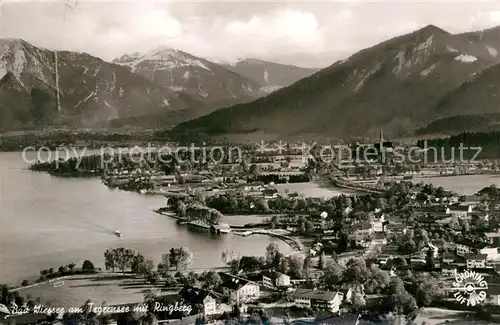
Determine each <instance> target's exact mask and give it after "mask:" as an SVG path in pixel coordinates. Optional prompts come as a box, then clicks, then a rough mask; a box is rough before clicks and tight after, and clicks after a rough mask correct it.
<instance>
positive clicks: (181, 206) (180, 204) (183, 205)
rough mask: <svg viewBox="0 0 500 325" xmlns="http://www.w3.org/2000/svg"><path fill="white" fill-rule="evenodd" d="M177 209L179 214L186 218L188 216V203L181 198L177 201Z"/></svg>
mask: <svg viewBox="0 0 500 325" xmlns="http://www.w3.org/2000/svg"><path fill="white" fill-rule="evenodd" d="M176 210H177V213H178V214H179V216H181V217H183V218H184V217H185V216H186V203H184V202H183V201H181V200H179V201H178V202H177V209H176Z"/></svg>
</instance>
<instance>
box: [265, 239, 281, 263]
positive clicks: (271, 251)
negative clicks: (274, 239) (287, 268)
mask: <svg viewBox="0 0 500 325" xmlns="http://www.w3.org/2000/svg"><path fill="white" fill-rule="evenodd" d="M279 255H280V249H279V247H278V245H277V244H275V243H271V244H269V245H267V247H266V263H267V264H268V265H271V266H277V265H278V263H279V260H278V259H279Z"/></svg>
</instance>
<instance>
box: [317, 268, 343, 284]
mask: <svg viewBox="0 0 500 325" xmlns="http://www.w3.org/2000/svg"><path fill="white" fill-rule="evenodd" d="M342 271H343V270H342V267H341V266H340V265H339V264H338V263H335V262H328V263H327V265H326V266H325V268H324V270H323V276H322V282H323V284H324V285H325V286H326V287H329V288H333V287H335V286H336V285H337V284H338V283H340V281H342V273H343V272H342Z"/></svg>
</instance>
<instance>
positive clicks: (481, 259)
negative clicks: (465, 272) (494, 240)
mask: <svg viewBox="0 0 500 325" xmlns="http://www.w3.org/2000/svg"><path fill="white" fill-rule="evenodd" d="M486 257H487V255H486V254H477V255H474V254H471V255H466V256H465V260H466V265H467V268H468V269H484V268H485V267H486Z"/></svg>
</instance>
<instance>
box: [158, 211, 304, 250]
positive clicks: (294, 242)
mask: <svg viewBox="0 0 500 325" xmlns="http://www.w3.org/2000/svg"><path fill="white" fill-rule="evenodd" d="M153 211H154V212H156V213H159V214H161V215H165V216H168V217H171V218H174V219H177V220H178V221H179V222H180V223H181V224H186V225H187V226H188V227H192V228H194V229H200V230H208V231H211V232H214V230H215V233H221V232H220V231H217V229H215V228H214V227H212V226H209V225H207V224H205V223H202V222H196V221H188V220H186V219H185V218H182V217H179V216H178V215H177V214H175V213H173V212H167V211H162V210H161V209H157V210H153ZM224 228H227V229H230V231H231V233H233V234H235V235H238V236H244V237H246V236H250V235H253V234H256V235H269V236H272V237H276V238H279V239H281V240H282V241H284V242H285V243H287V244H288V245H290V247H292V248H293V249H294V250H296V251H301V250H302V249H303V245H302V243H301V242H300V240H298V239H294V238H292V237H289V236H287V235H284V234H280V233H278V232H277V231H272V230H266V229H255V228H254V229H248V228H247V229H248V230H246V231H242V229H245V227H242V226H231V225H227V226H226V227H224ZM227 232H229V231H227ZM225 233H226V232H225Z"/></svg>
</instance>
